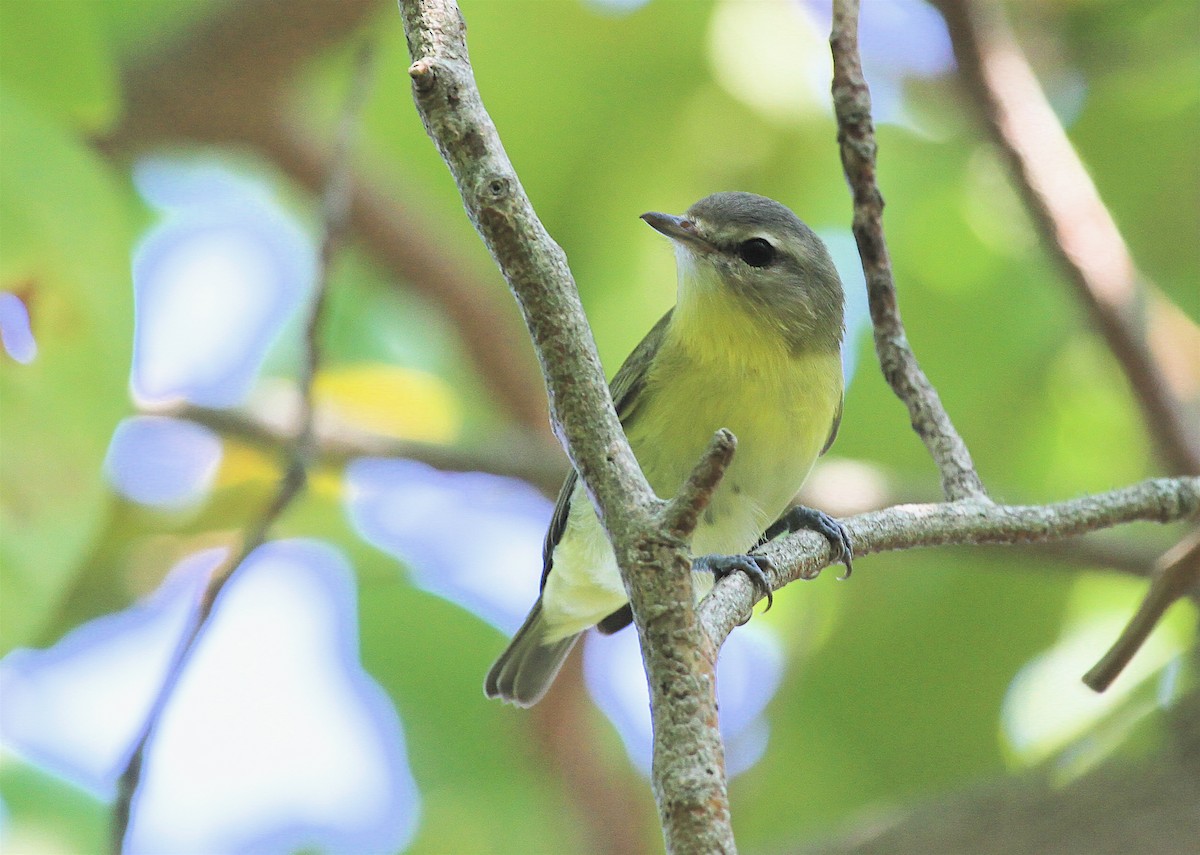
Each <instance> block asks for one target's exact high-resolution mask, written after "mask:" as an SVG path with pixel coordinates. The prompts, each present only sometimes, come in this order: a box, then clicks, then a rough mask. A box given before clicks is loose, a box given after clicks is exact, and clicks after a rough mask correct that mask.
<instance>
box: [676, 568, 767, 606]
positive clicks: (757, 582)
mask: <svg viewBox="0 0 1200 855" xmlns="http://www.w3.org/2000/svg"><path fill="white" fill-rule="evenodd" d="M692 569H693V570H695V571H697V572H700V573H712V574H713V578H715V579H716V580H717V581H718V582H719V581H721V580H722V579H724V578H725V577H726V576H729V575H731V574H733V573H737V572H738V571H739V570H740V571H741V572H742V573H745V574H746V575H747V576H749V577H750V581H751V582H752V583H753V584H754V586H755V587H756V588H758V589H759V590H760V591H762V592H763V596H765V597H766V598H767V608H768V609H769V608H771V605H772V604H773V603H774V602H775V597H774V596H773V595H772V593H771V582H770V581H769V580H768V579H767V574H766V572H765V571H767V570H774V569H775V565H774V564H772V563H771V559H770V558H768V557H767V556H765V555H701V556H699V557H697V558H693V559H692Z"/></svg>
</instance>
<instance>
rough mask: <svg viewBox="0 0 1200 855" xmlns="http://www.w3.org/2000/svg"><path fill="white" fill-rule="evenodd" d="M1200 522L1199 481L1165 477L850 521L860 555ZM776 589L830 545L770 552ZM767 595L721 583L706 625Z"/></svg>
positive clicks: (778, 546) (740, 581) (826, 556)
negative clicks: (1089, 492)
mask: <svg viewBox="0 0 1200 855" xmlns="http://www.w3.org/2000/svg"><path fill="white" fill-rule="evenodd" d="M1197 517H1200V478H1191V477H1185V478H1158V479H1152V480H1149V481H1143V482H1141V483H1139V484H1134V485H1133V486H1130V487H1124V488H1121V489H1119V490H1112V491H1110V492H1107V493H1100V494H1097V495H1093V496H1084V497H1082V498H1079V499H1073V500H1071V501H1067V502H1059V503H1057V504H1052V505H998V504H994V503H992V502H985V501H979V500H974V499H971V500H964V501H958V502H942V503H937V504H928V505H896V506H894V507H891V508H887V509H885V510H882V511H872V512H870V513H865V514H859V515H858V516H854V517H850V518H849V519H847V520H843V525H845V527H846V530H847V531H848V532H849V534H850V539H851V542H852V543H853V544H854V554H855V555H856V556H857V555H870V554H872V553H875V552H890V551H894V550H898V549H912V548H915V547H924V546H962V545H968V544H972V545H974V544H1018V543H1037V542H1042V541H1049V540H1058V539H1061V538H1065V537H1072V536H1075V535H1080V534H1085V533H1087V532H1091V531H1097V530H1099V529H1103V528H1110V527H1112V526H1115V525H1120V524H1122V523H1129V522H1134V521H1138V520H1142V521H1148V522H1159V523H1168V522H1175V521H1177V520H1185V519H1195V518H1197ZM765 551H766V554H767V556H768V557H769V558H770V559H771V561H772V562H773V563H774V565H775V567H774V569H772V570H767V571H766V572H767V578H768V580H769V581H770V582H771V587H772V589H773V590H776V591H777V590H779V589H780V588H782V587H783V586H784V585H786V584H788V583H789V582H792V581H795V580H797V579H808V578H813V577H815V576H816V575H817V574H818V573H819V572H820V571H821V570H822V569H823V568H825V567H827V566H829V564H830V563H831V560H832V558H833V556H832V555H831V554H830V550H829V543H828V542H827V541H826V540H825V539H824V538H823V537H821V536H820V535H817V534H814V533H812V532H798V533H796V534H793V535H789V536H787V537H784V538H780V539H779V540H777V541H774V542H773V543H771V544H770V545H769V546H768V547H767V548H766V550H765ZM762 596H763V594H762V592H761V591H759V590H758V589H757V588H756V587H755V586H754V585H753V584H752V583H751V582H750V581H749V580H748V579H747V578H745V576H743V575H742V574H734V575H732V576H729V577H727V578H725V579H722V580H721V581H720V582H719V583H717V585H716V586H715V587H714V588H713V591H712V593H711V594H710V595H709V596H708V597H707V598H706V599H705V600H704V602H703V603H701V604H700V620H701V622H702V623H703V624H704V627H705V629H706V630H707V631H708V633H709V634H710V636H711V637H712V639H713V641H714V643H715V644H718V645H720V644H721V643H723V642H724V640H725V638H726V637H727V636H728V635H729V633H730V632H731V631H732V630H733V628H734V627H735V626H737V625H738V624H739V623H741V622H743V621H744V620H745V619H746V616H747V615H748V614H750V610H751V608H752V607H753V606H754V604H755V603H756V602H758V600H759V599H761V597H762Z"/></svg>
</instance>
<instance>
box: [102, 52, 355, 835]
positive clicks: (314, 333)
mask: <svg viewBox="0 0 1200 855" xmlns="http://www.w3.org/2000/svg"><path fill="white" fill-rule="evenodd" d="M369 66H370V51H369V50H368V48H367V47H366V46H365V45H364V47H363V49H362V51H361V53H360V54H359V61H358V65H357V72H356V74H355V76H354V81H355V82H354V88H353V91H352V93H351V96H350V97H349V98H348V99H347V102H346V107H345V113H344V117H343V121H342V124H341V128H340V130H339V134H338V141H337V147H336V148H337V151H338V153H339V154H338V157H336V158H334V159H333V160H332V161H331V164H332V170H331V173H330V176H329V182H328V190H327V192H326V194H325V198H324V210H323V214H324V218H325V219H324V235H323V237H322V244H321V265H320V269H319V270H318V275H317V278H316V282H315V283H314V286H313V287H314V292H313V294H312V297H311V299H310V301H309V306H308V314H307V317H306V318H305V326H304V329H305V335H304V341H303V349H304V354H303V356H302V360H301V368H300V371H299V381H300V383H301V384H302V392H301V399H302V401H304V404H303V405H302V407H301V412H300V420H299V423H298V425H297V430H296V433H295V436H294V438H293V441H292V442H291V443H288V444H287V445H286V446H285V447H284V449H283V453H284V458H285V464H284V474H283V477H282V478H281V479H280V482H279V486H278V488H277V489H276V491H275V494H274V495H273V496H272V497H271V499H270V501H269V502H268V503H267V505H266V506H265V507H264V508H263V510H262V512H261V513H260V514H258V515H257V516H255V517H254V518H253V519H252V520H251V521H250V523H249V524H248V525H247V528H246V531H245V533H244V534H243V536H242V538H241V542H240V544H239V545H238V547H237V548H236V549H231V550H230V551H229V553H228V554H227V555H226V556H225V558H224V559H223V560H222V561H221V563H220V564H219V565H218V566H217V567H216V568H215V569H214V570H213V571H212V573H211V574H210V575H209V578H208V582H207V584H206V585H205V588H204V591H203V593H202V595H201V597H200V602H199V603H198V604H197V607H196V611H195V613H194V615H193V616H192V618H191V623H190V625H189V626H188V629H187V631H186V632H185V633H184V635H183V637H182V639H181V640H180V642H179V644H178V645H177V646H176V649H175V652H174V654H173V656H172V658H171V663H170V665H169V667H168V669H167V672H166V675H165V676H164V678H163V682H162V685H161V686H160V687H159V690H158V693H157V695H156V696H155V698H154V702H153V703H152V704H151V707H150V711H149V713H148V715H147V717H146V721H145V724H144V725H143V726H142V730H141V732H140V733H139V735H138V738H137V740H136V742H135V743H134V747H133V752H132V754H131V755H130V758H129V760H128V762H127V764H126V766H125V769H124V770H123V771H122V773H121V776H120V778H119V780H118V782H117V797H116V801H115V803H114V805H113V825H112V838H111V846H112V850H113V851H114V852H116V853H120V852H122V851H123V848H124V844H125V836H126V833H127V832H128V830H129V821H130V818H131V811H132V808H133V800H134V798H135V797H136V795H137V790H138V786H139V784H140V783H141V774H142V768H143V766H144V764H145V757H146V751H147V749H148V747H149V745H150V742H151V739H152V738H153V735H154V732H155V730H156V728H157V727H158V724H159V721H160V720H161V719H162V715H163V712H164V711H165V709H166V706H167V704H168V703H169V702H170V700H171V697H172V696H173V694H174V691H175V687H176V686H177V685H178V683H179V680H180V678H181V677H182V675H183V672H184V669H185V668H186V667H187V664H188V662H189V661H190V660H191V657H192V654H193V652H194V651H195V650H196V646H197V644H198V643H199V641H200V638H201V636H202V634H203V632H204V630H205V629H206V628H207V627H208V625H209V622H210V618H211V616H212V613H213V610H214V608H215V607H216V604H217V600H218V598H219V597H220V595H221V593H222V592H223V591H224V590H225V587H226V585H227V584H228V582H229V580H230V579H231V578H232V577H233V574H234V572H235V571H236V570H237V568H238V567H240V566H241V564H242V562H244V561H245V559H246V558H247V556H249V555H250V553H252V552H253V551H254V550H255V549H257V548H258V547H259V546H261V545H262V544H263V543H264V542H265V541H266V538H267V534H268V532H269V531H270V529H271V527H272V526H273V525H274V524H275V522H276V521H277V520H278V519H279V517H280V516H281V515H282V514H283V512H284V511H285V510H287V508H288V507H289V506H290V505H291V503H292V501H293V500H294V499H295V498H296V497H297V496H298V495H300V494H301V493H302V492H303V491H304V487H305V484H306V481H307V468H306V467H307V463H308V460H309V458H311V456H312V454H313V448H314V441H313V426H312V415H313V408H312V403H311V402H312V383H313V379H314V377H315V375H316V371H317V367H318V360H319V357H320V348H319V344H318V339H319V332H320V324H321V317H322V309H323V307H324V303H325V292H326V290H327V287H328V280H329V267H330V263H331V260H332V258H333V255H334V253H335V251H336V249H337V247H338V245H339V244H340V243H341V240H342V239H343V237H344V235H345V230H346V216H345V210H346V208H345V205H344V204H343V203H342V201H341V199H340V198H339V195H340V194H343V193H344V186H345V182H346V181H347V174H348V169H349V168H348V164H347V162H348V160H349V152H350V146H351V142H352V133H353V131H354V129H355V128H356V127H357V122H356V121H354V119H355V118H356V117H357V115H358V113H359V112H360V111H361V107H362V102H363V99H364V93H365V91H366V88H367V85H368V80H369Z"/></svg>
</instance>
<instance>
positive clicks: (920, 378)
mask: <svg viewBox="0 0 1200 855" xmlns="http://www.w3.org/2000/svg"><path fill="white" fill-rule="evenodd" d="M829 44H830V47H831V49H832V51H833V106H834V112H835V113H836V114H837V123H838V143H839V146H840V148H841V155H842V168H843V170H844V171H845V173H846V181H847V182H848V183H849V185H850V190H851V193H852V194H853V197H854V226H853V228H854V238H855V240H856V241H857V243H858V254H859V256H860V257H861V258H862V266H863V273H864V274H865V275H866V279H867V297H868V301H869V305H870V309H871V321H872V322H873V324H874V331H875V352H876V354H877V355H878V357H879V365H880V367H881V368H882V369H883V376H884V377H885V378H886V379H887V381H888V383H889V384H890V385H891V387H892V390H893V391H894V392H895V393H896V396H897V397H898V398H900V400H901V401H903V402H904V404H905V406H906V407H908V414H909V418H910V419H911V420H912V426H913V430H915V431H916V432H917V435H918V436H920V437H921V440H922V441H923V442H924V443H925V447H926V448H928V449H929V453H930V455H931V456H932V457H933V461H934V463H935V464H937V467H938V471H939V473H940V474H941V478H942V492H943V493H944V494H945V496H946V498H948V499H951V500H954V499H970V498H973V499H985V498H986V497H987V491H986V490H985V489H984V487H983V482H982V481H980V479H979V475H978V474H977V473H976V472H975V464H974V463H973V462H972V460H971V453H970V452H969V451H968V450H967V446H966V443H964V442H963V440H962V437H960V436H959V435H958V432H957V431H956V430H955V429H954V424H953V423H952V422H951V421H950V416H949V414H948V413H947V412H946V409H945V407H943V406H942V402H941V399H940V398H939V397H938V394H937V390H936V389H934V388H933V385H932V384H931V383H930V382H929V379H928V378H927V377H926V376H925V373H924V372H923V371H922V370H921V367H920V365H918V364H917V358H916V356H915V355H914V354H913V351H912V348H911V347H910V346H909V343H908V338H907V336H906V335H905V333H904V324H903V323H902V322H901V320H900V309H899V307H898V305H897V303H896V286H895V283H894V281H893V279H892V264H891V260H890V259H889V257H888V249H887V241H886V240H885V239H884V235H883V195H882V194H881V193H880V192H879V185H878V184H877V183H876V180H875V155H876V148H877V147H876V144H875V127H874V124H873V122H872V121H871V94H870V91H869V90H868V88H867V81H866V79H865V78H864V77H863V71H862V60H861V58H860V57H859V52H858V0H835V2H834V4H833V31H832V33H831V34H830V37H829Z"/></svg>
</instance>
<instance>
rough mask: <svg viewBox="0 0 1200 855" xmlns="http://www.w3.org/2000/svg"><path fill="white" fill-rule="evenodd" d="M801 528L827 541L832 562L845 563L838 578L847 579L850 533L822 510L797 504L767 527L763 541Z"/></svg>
mask: <svg viewBox="0 0 1200 855" xmlns="http://www.w3.org/2000/svg"><path fill="white" fill-rule="evenodd" d="M801 529H807V530H808V531H815V532H816V533H817V534H819V535H821V536H822V537H824V538H825V539H826V540H828V541H829V548H830V550H831V551H832V552H833V563H834V564H845V565H846V572H845V573H843V574H842V575H841V576H839V577H838V578H839V579H849V578H850V574H851V573H852V572H853V571H854V563H853V561H854V550H853V548H852V547H851V546H850V534H849V532H847V531H846V527H845V526H844V525H842V524H841V523H840V522H838V521H837V520H835V519H834V518H833V517H831V516H830V515H829V514H827V513H825V512H824V511H818V510H817V509H815V508H806V507H805V506H804V505H797V506H796V507H794V508H792V509H791V510H789V511H788V512H787V513H786V514H784V515H783V516H782V517H780V518H779V521H778V522H776V523H775V524H774V525H772V526H771V527H770V528H769V529H767V534H766V535H765V536H764V541H765V540H770V539H771V538H773V537H777V536H779V535H780V534H783V532H785V531H788V532H794V531H800V530H801Z"/></svg>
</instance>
